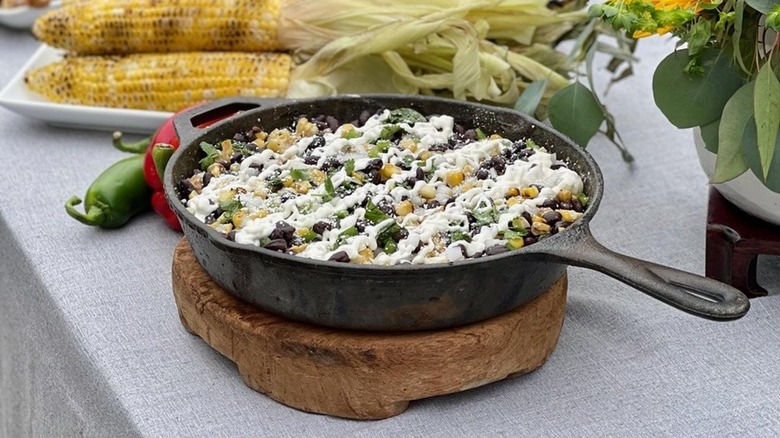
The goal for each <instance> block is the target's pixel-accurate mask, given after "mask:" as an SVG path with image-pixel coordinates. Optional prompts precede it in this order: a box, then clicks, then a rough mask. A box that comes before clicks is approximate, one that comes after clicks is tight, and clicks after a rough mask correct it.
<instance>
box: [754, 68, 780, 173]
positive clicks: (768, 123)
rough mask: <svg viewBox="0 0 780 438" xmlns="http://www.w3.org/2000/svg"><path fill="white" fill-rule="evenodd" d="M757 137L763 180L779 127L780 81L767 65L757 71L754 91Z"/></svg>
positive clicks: (770, 159)
mask: <svg viewBox="0 0 780 438" xmlns="http://www.w3.org/2000/svg"><path fill="white" fill-rule="evenodd" d="M753 105H754V113H755V119H756V135H757V136H758V142H757V143H758V154H759V155H760V156H761V169H762V170H763V172H764V178H766V177H767V174H768V173H769V166H770V165H771V164H772V156H773V155H774V154H775V144H776V143H777V132H778V128H779V127H780V81H778V80H777V77H776V76H775V74H774V72H773V71H772V67H771V66H770V65H769V63H766V64H764V66H763V67H761V69H760V70H758V76H756V91H755V97H754V99H753Z"/></svg>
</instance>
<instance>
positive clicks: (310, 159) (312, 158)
mask: <svg viewBox="0 0 780 438" xmlns="http://www.w3.org/2000/svg"><path fill="white" fill-rule="evenodd" d="M319 161H320V156H319V155H309V156H307V157H306V158H304V159H303V162H304V163H306V164H308V165H309V166H314V165H316V164H317V163H318V162H319Z"/></svg>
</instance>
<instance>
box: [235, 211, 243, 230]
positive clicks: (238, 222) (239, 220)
mask: <svg viewBox="0 0 780 438" xmlns="http://www.w3.org/2000/svg"><path fill="white" fill-rule="evenodd" d="M245 219H246V212H245V211H243V210H239V211H237V212H235V213H233V220H232V222H233V226H234V227H235V228H241V227H243V226H244V220H245Z"/></svg>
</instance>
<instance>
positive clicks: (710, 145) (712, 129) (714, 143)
mask: <svg viewBox="0 0 780 438" xmlns="http://www.w3.org/2000/svg"><path fill="white" fill-rule="evenodd" d="M719 128H720V119H718V120H715V121H714V122H712V123H709V124H707V125H704V126H700V127H699V130H700V132H701V139H702V140H704V148H705V149H707V150H708V151H710V152H712V153H713V154H717V153H718V129H719Z"/></svg>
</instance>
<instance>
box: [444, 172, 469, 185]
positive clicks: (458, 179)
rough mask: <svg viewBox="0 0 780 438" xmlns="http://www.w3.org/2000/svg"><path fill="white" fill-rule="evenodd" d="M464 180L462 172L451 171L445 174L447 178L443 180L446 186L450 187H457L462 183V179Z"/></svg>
mask: <svg viewBox="0 0 780 438" xmlns="http://www.w3.org/2000/svg"><path fill="white" fill-rule="evenodd" d="M464 178H465V175H463V171H462V170H451V171H449V172H447V177H446V178H445V180H446V181H447V185H448V186H450V187H457V186H459V185H461V183H463V179H464Z"/></svg>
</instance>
